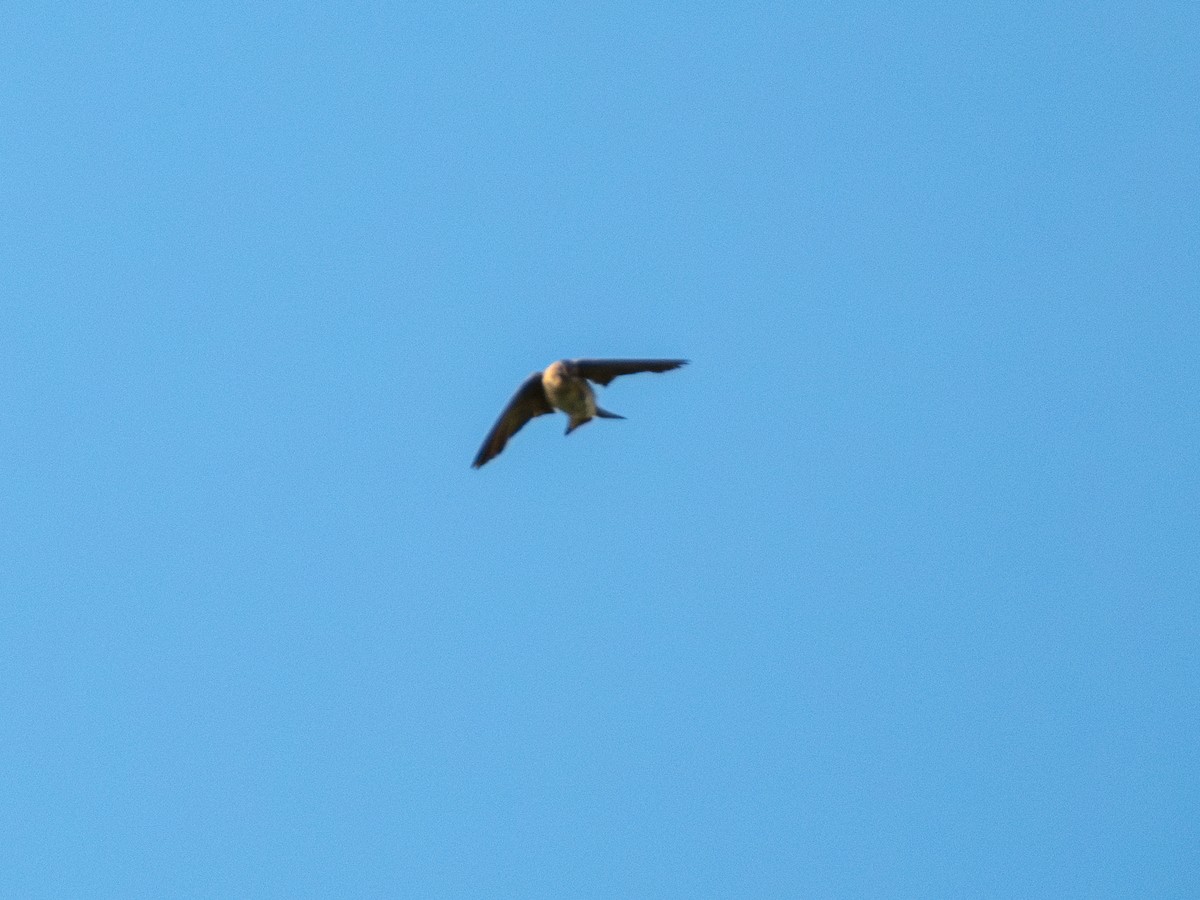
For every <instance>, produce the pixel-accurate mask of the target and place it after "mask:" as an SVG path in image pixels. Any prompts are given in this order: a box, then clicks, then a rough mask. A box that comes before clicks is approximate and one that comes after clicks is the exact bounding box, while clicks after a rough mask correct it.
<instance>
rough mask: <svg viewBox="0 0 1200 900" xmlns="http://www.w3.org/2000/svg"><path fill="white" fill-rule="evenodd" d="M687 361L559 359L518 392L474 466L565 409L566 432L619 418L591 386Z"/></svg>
mask: <svg viewBox="0 0 1200 900" xmlns="http://www.w3.org/2000/svg"><path fill="white" fill-rule="evenodd" d="M686 362H687V360H685V359H560V360H558V361H557V362H553V363H551V364H550V365H548V366H547V367H546V368H545V369H544V370H543V371H541V372H534V373H533V374H532V375H530V376H529V377H528V378H527V379H525V381H524V383H523V384H522V385H521V387H520V388H519V389H518V390H517V392H516V394H514V395H513V397H512V399H511V400H509V402H508V406H506V407H505V408H504V412H502V413H501V414H500V418H499V419H498V420H497V421H496V424H495V425H493V426H492V430H491V431H490V432H488V436H487V437H486V438H484V441H483V446H482V447H480V448H479V453H478V454H476V456H475V461H474V462H473V463H472V465H473V466H474V467H475V468H479V467H480V466H482V465H483V464H484V463H486V462H487V461H488V460H489V459H491V458H492V457H494V456H496V455H497V454H499V453H500V451H501V450H503V449H504V445H505V444H506V443H508V439H509V438H511V437H512V436H513V435H514V434H516V433H517V432H518V431H520V430H521V428H522V426H524V424H525V423H526V422H528V421H529V420H530V419H532V418H534V417H536V416H541V415H545V414H547V413H551V412H554V410H556V409H557V410H561V411H562V412H564V413H566V414H567V417H568V422H567V431H566V433H567V434H570V433H571V432H572V431H574V430H575V429H576V428H578V427H579V426H580V425H583V424H586V423H587V422H590V421H591V420H592V419H594V418H597V417H599V418H601V419H621V418H624V417H623V416H618V415H617V414H616V413H611V412H609V411H608V410H605V409H601V408H600V407H599V406H597V405H596V393H595V391H593V390H592V386H591V384H589V382H591V381H594V382H596V383H597V384H601V385H607V384H608V383H609V382H610V381H612V380H613V379H614V378H616V377H617V376H619V375H630V374H632V373H634V372H668V371H670V370H671V369H677V368H679V367H680V366H682V365H684V364H685V363H686Z"/></svg>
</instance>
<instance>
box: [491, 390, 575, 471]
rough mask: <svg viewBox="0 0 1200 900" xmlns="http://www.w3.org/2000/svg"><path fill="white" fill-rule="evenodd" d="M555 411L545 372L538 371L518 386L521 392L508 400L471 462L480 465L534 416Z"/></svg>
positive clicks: (518, 391) (497, 451) (501, 447)
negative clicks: (543, 376) (545, 381)
mask: <svg viewBox="0 0 1200 900" xmlns="http://www.w3.org/2000/svg"><path fill="white" fill-rule="evenodd" d="M551 412H554V408H553V407H552V406H551V405H550V401H549V400H547V399H546V391H545V390H544V389H543V388H542V373H541V372H534V373H533V374H532V375H530V376H529V377H528V378H526V379H525V381H524V382H523V383H522V384H521V386H520V387H519V388H517V392H516V393H515V394H513V395H512V399H511V400H509V401H508V406H506V407H504V412H502V413H500V418H498V419H497V420H496V424H495V425H493V426H492V430H491V431H489V432H488V435H487V437H485V438H484V439H483V446H482V447H480V448H479V452H478V453H477V454H475V461H474V462H473V463H471V466H472V468H476V469H478V468H479V467H480V466H482V465H483V464H484V463H485V462H487V461H488V460H489V459H491V458H492V457H493V456H497V455H499V453H500V451H501V450H503V449H504V445H505V444H507V443H508V439H509V438H510V437H512V436H513V435H514V434H516V433H517V432H518V431H520V430H521V428H522V427H524V425H525V423H526V422H528V421H529V420H530V419H532V418H534V417H535V416H544V415H545V414H546V413H551Z"/></svg>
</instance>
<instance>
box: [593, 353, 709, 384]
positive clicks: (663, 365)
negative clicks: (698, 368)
mask: <svg viewBox="0 0 1200 900" xmlns="http://www.w3.org/2000/svg"><path fill="white" fill-rule="evenodd" d="M686 364H687V360H686V359H573V360H571V365H573V366H574V367H575V372H576V373H577V374H578V375H579V376H580V377H581V378H586V379H587V380H588V381H594V382H596V384H603V385H607V384H608V383H609V382H610V381H612V380H613V379H614V378H616V377H617V376H618V375H632V374H634V373H635V372H670V371H671V370H672V369H678V368H679V367H680V366H682V365H686Z"/></svg>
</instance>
